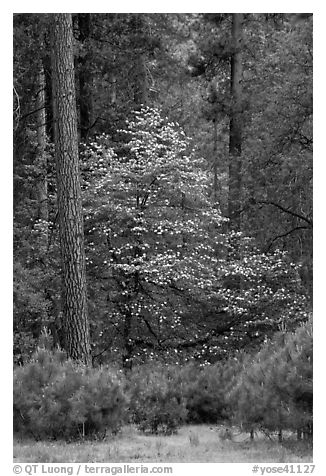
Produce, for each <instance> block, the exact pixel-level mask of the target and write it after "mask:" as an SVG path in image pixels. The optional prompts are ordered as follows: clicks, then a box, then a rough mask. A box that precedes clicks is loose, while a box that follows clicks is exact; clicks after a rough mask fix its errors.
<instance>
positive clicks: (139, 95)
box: [134, 52, 148, 106]
mask: <svg viewBox="0 0 326 476" xmlns="http://www.w3.org/2000/svg"><path fill="white" fill-rule="evenodd" d="M134 74H135V83H134V102H135V104H136V105H137V106H141V105H146V104H147V102H148V80H147V71H146V58H145V54H144V53H142V52H139V53H138V54H137V56H136V60H135V73H134Z"/></svg>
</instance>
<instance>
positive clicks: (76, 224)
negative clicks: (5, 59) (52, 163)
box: [52, 13, 90, 364]
mask: <svg viewBox="0 0 326 476" xmlns="http://www.w3.org/2000/svg"><path fill="white" fill-rule="evenodd" d="M52 75H53V112H54V132H55V155H56V169H57V194H58V214H59V229H60V244H61V262H62V273H63V321H64V329H65V348H66V350H67V353H68V356H69V357H71V358H73V359H75V360H79V361H82V362H84V363H86V364H89V363H90V342H89V324H88V316H87V291H86V271H85V251H84V231H83V215H82V201H81V188H80V177H79V161H78V136H77V113H76V93H75V78H74V55H73V34H72V20H71V14H68V13H58V14H53V21H52Z"/></svg>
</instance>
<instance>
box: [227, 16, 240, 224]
mask: <svg viewBox="0 0 326 476" xmlns="http://www.w3.org/2000/svg"><path fill="white" fill-rule="evenodd" d="M242 20H243V14H242V13H233V14H232V43H233V45H232V49H233V52H232V56H231V117H230V141H229V200H228V202H229V206H228V208H229V212H228V215H229V219H230V228H231V230H233V231H235V232H239V231H241V188H242V187H241V168H242V167H241V165H242V164H241V145H242V111H241V109H242V105H241V99H242V86H241V80H242V55H241V48H242V45H241V42H242Z"/></svg>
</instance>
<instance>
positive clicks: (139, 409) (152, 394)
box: [129, 365, 187, 435]
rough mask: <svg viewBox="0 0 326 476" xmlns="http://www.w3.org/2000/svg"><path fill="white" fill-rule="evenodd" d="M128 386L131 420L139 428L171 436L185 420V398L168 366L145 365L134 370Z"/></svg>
mask: <svg viewBox="0 0 326 476" xmlns="http://www.w3.org/2000/svg"><path fill="white" fill-rule="evenodd" d="M129 385H130V392H131V404H130V410H131V415H132V420H133V421H134V422H135V423H136V424H137V426H138V428H139V429H140V430H142V431H144V432H150V433H155V434H165V435H169V434H171V433H174V432H175V431H176V430H177V429H178V428H179V427H180V426H181V425H182V424H183V423H184V422H185V421H186V417H187V409H186V400H185V398H184V396H183V395H182V391H181V388H180V386H178V385H176V381H175V379H174V372H173V371H172V372H171V370H169V369H168V368H167V367H165V368H164V367H163V366H155V367H153V366H151V365H142V366H141V367H139V368H138V369H135V370H133V372H132V374H131V376H130V382H129Z"/></svg>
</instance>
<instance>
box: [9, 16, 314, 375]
mask: <svg viewBox="0 0 326 476" xmlns="http://www.w3.org/2000/svg"><path fill="white" fill-rule="evenodd" d="M82 17H83V18H82ZM86 17H87V18H86ZM73 19H74V35H75V57H76V61H75V66H76V79H77V81H76V88H77V108H78V109H79V118H80V121H79V126H80V127H79V129H80V133H81V137H82V138H83V139H85V141H86V144H83V145H81V148H80V149H81V168H82V175H83V181H84V182H83V193H84V207H85V210H84V211H85V231H86V233H87V238H86V243H85V246H86V252H87V261H88V264H87V273H88V278H87V279H88V283H89V290H88V294H89V312H90V318H91V334H92V354H93V358H94V362H100V363H101V362H102V363H103V362H108V361H114V362H119V364H120V363H121V359H122V360H123V363H124V365H125V366H126V365H131V362H132V361H134V363H135V364H137V363H141V362H146V361H157V360H160V361H165V362H179V363H182V362H188V361H192V360H193V359H194V360H196V361H199V362H202V363H206V362H211V363H214V362H215V361H218V360H221V359H227V358H228V357H229V356H230V355H234V354H235V355H237V354H238V353H239V350H241V349H244V350H250V349H256V350H257V349H259V346H261V345H262V343H263V342H264V341H266V340H268V339H269V338H271V337H272V336H273V334H274V333H275V332H276V331H278V330H279V329H286V330H288V331H292V330H293V329H294V328H295V327H296V326H297V325H298V324H299V323H300V322H304V321H305V320H306V319H307V317H308V313H309V311H310V308H311V303H310V302H309V299H308V297H309V296H308V297H307V293H306V291H307V290H308V291H309V292H310V293H311V286H312V233H311V231H312V218H311V216H312V193H311V184H312V181H311V177H312V161H311V160H312V17H309V18H306V19H305V20H303V21H300V22H292V20H291V15H288V14H254V13H249V14H245V15H244V24H243V33H244V34H243V45H242V46H243V51H242V59H243V78H242V87H243V88H242V89H243V101H242V106H243V111H242V114H243V138H242V146H243V147H242V150H243V164H242V165H243V167H242V177H241V180H242V194H243V210H242V217H243V219H242V231H243V233H242V234H241V235H239V236H232V235H230V233H228V230H227V222H226V221H225V218H223V216H224V215H226V214H227V213H228V211H227V207H226V204H227V202H228V166H229V157H228V145H229V117H230V111H231V108H232V101H231V98H230V57H231V55H232V45H231V28H230V24H231V22H230V20H231V18H230V14H200V13H196V14H136V13H130V14H74V15H73ZM83 19H84V20H86V21H82V20H83ZM48 23H49V15H44V14H15V15H14V86H15V91H14V214H15V220H14V260H15V268H14V274H15V278H14V279H15V282H14V334H15V337H14V345H15V348H14V355H15V363H24V362H26V361H27V360H28V358H29V357H30V355H31V353H32V352H33V351H34V350H35V348H36V347H37V344H38V340H39V338H40V333H41V330H42V329H43V327H44V326H46V327H47V328H49V329H50V330H51V335H52V336H53V346H54V347H55V346H56V345H58V344H59V345H62V344H63V340H64V339H63V337H64V336H63V335H62V322H61V292H60V272H61V270H60V258H59V243H58V229H57V217H56V212H57V209H56V190H55V180H54V160H53V151H52V149H53V144H52V142H53V127H52V126H53V124H52V106H51V104H52V99H51V95H52V88H51V66H50V62H49V56H50V47H49V39H48V31H49V28H48ZM40 65H42V66H43V68H44V70H45V83H46V84H45V96H46V104H45V108H46V132H47V140H46V148H45V151H43V155H42V156H40V153H39V150H38V138H37V131H38V124H37V104H38V93H39V86H38V80H37V77H38V73H39V68H40ZM140 86H143V90H142V91H141V90H140V89H139V88H140ZM141 92H142V93H143V94H140V93H141ZM85 98H86V99H87V100H85ZM143 99H144V101H143ZM142 102H144V103H146V105H147V106H148V107H147V108H146V107H143V108H141V103H142ZM85 107H86V108H88V111H87V114H84V113H85ZM134 109H136V110H137V112H136V113H134V112H132V111H134ZM82 116H85V117H86V116H87V120H88V121H89V123H87V124H85V123H83V124H82ZM125 118H128V122H127V125H126V124H125ZM177 123H179V125H178V124H177ZM85 126H86V129H87V130H86V129H85ZM188 136H189V137H192V138H193V140H192V141H190V139H188ZM201 157H204V158H205V160H203V159H201ZM44 178H46V180H47V185H48V201H47V205H48V213H49V221H48V222H42V221H40V220H39V208H40V203H39V197H38V196H37V194H36V190H37V187H38V185H39V183H40V181H42V180H44ZM45 235H47V236H48V243H47V247H46V248H45V249H44V247H42V246H40V243H41V240H42V237H44V236H45ZM237 240H239V241H240V245H241V249H242V252H241V259H240V260H239V259H237V258H236V257H235V256H234V254H233V250H234V245H235V244H237ZM239 282H240V284H241V285H240V286H238V284H239ZM212 380H213V379H212Z"/></svg>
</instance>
